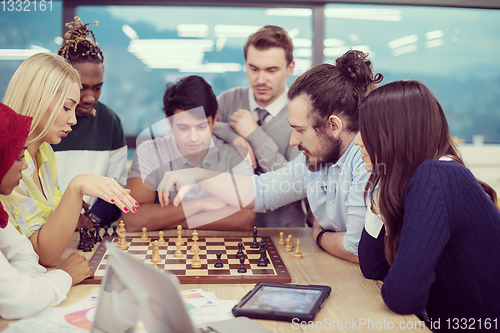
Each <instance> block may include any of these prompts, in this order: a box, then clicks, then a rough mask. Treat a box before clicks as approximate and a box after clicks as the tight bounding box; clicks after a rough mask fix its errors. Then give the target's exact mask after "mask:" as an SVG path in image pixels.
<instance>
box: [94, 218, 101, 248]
mask: <svg viewBox="0 0 500 333" xmlns="http://www.w3.org/2000/svg"><path fill="white" fill-rule="evenodd" d="M95 241H96V243H100V242H102V238H101V228H100V227H99V223H98V224H96V226H95Z"/></svg>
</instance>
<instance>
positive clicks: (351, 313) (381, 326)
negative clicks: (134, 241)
mask: <svg viewBox="0 0 500 333" xmlns="http://www.w3.org/2000/svg"><path fill="white" fill-rule="evenodd" d="M280 231H284V232H285V238H286V237H287V236H288V234H291V235H293V240H294V243H296V240H297V239H300V247H301V250H302V254H303V255H304V259H302V260H296V259H294V258H293V253H294V252H288V253H287V252H285V251H284V246H278V245H277V244H278V240H279V232H280ZM191 233H192V231H191V230H183V236H184V237H190V235H191ZM198 233H199V234H200V235H207V236H232V235H244V236H248V237H251V236H252V232H241V231H238V232H236V231H234V232H233V231H198ZM138 234H139V235H140V233H138ZM148 234H149V235H150V236H151V237H157V236H158V232H157V231H152V232H148ZM259 235H260V236H271V237H272V239H273V242H274V244H275V245H276V246H277V248H278V251H279V253H280V255H281V257H282V258H283V262H284V263H285V265H286V267H287V269H288V271H289V273H290V275H291V276H292V283H295V284H323V285H328V286H330V287H331V288H332V293H331V295H330V296H329V297H328V299H327V300H326V301H325V303H324V304H323V307H322V309H321V310H320V311H319V313H318V314H317V316H316V318H315V321H314V322H313V323H302V325H300V323H286V322H278V321H268V320H259V321H258V322H259V323H260V324H261V325H263V326H266V327H267V328H269V329H271V330H272V331H274V332H307V331H314V332H322V331H325V332H326V331H328V332H330V331H332V330H333V329H335V331H336V332H364V331H375V330H377V331H380V332H388V331H390V332H393V331H394V332H430V330H428V329H427V328H426V327H425V326H424V325H423V323H422V322H421V321H420V320H419V319H418V318H417V317H416V316H414V315H406V316H402V315H398V314H396V313H394V312H392V311H391V310H389V309H388V308H387V306H386V305H385V304H384V302H383V300H382V297H381V295H380V287H381V283H380V282H379V281H372V280H367V279H365V278H364V277H363V275H362V274H361V271H360V269H359V265H358V264H354V263H351V262H348V261H346V260H342V259H338V258H336V257H333V256H331V255H329V254H328V253H326V252H324V251H322V250H321V249H319V248H318V247H317V246H316V244H314V242H313V240H312V238H311V229H309V228H284V229H276V228H260V229H259ZM165 236H176V230H168V231H165ZM77 246H78V233H76V232H75V234H74V236H73V237H72V239H71V241H70V243H69V245H68V247H67V249H66V251H65V253H64V255H63V258H66V257H67V256H69V255H70V254H71V253H72V252H74V251H75V250H76V248H77ZM95 248H96V247H94V249H95ZM79 252H80V253H82V254H84V255H85V256H86V257H87V258H88V259H90V258H91V256H92V253H93V252H88V253H84V252H82V251H79ZM253 286H254V285H251V284H242V285H237V284H185V285H181V288H182V289H186V290H187V289H197V288H200V289H203V290H204V291H207V292H214V294H215V296H216V297H217V299H220V300H240V299H241V298H242V297H243V296H244V295H245V294H246V293H247V292H248V291H250V290H251V289H252V288H253ZM99 289H100V285H77V286H75V287H73V288H71V290H70V292H69V294H68V297H67V299H66V300H65V301H64V302H62V303H61V304H60V305H59V306H61V307H65V306H69V305H71V304H73V303H76V302H78V301H80V300H82V299H84V298H86V297H88V296H89V295H97V294H99ZM6 322H7V321H5V320H3V319H0V329H2V328H4V327H5V326H6Z"/></svg>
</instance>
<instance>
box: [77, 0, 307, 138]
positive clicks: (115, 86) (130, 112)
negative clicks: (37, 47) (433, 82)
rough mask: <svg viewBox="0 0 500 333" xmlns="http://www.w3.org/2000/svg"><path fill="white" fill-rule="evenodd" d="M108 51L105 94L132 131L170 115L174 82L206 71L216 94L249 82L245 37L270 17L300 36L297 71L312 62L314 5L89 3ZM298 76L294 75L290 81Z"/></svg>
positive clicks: (86, 11) (89, 16) (87, 12)
mask: <svg viewBox="0 0 500 333" xmlns="http://www.w3.org/2000/svg"><path fill="white" fill-rule="evenodd" d="M77 14H78V16H80V17H81V19H82V21H83V22H84V23H85V22H90V21H95V20H99V25H98V27H94V26H91V29H93V31H94V33H95V35H96V38H97V41H98V43H99V46H100V47H101V48H102V50H103V53H104V57H105V60H104V66H105V79H104V80H105V81H104V86H103V92H102V95H101V99H102V102H104V103H105V104H107V105H108V106H110V107H111V108H112V109H114V110H115V111H117V112H118V113H119V114H120V117H121V118H122V123H123V126H124V129H125V132H126V134H127V135H136V134H138V133H140V132H141V131H143V130H144V129H146V128H147V127H148V126H150V125H151V124H153V123H155V122H156V121H158V120H159V119H161V118H162V117H163V113H162V111H161V108H162V106H163V93H164V91H165V87H166V84H167V83H168V82H176V81H177V80H179V79H180V78H181V77H184V76H188V75H200V76H202V77H203V78H205V80H207V82H208V83H209V84H210V85H211V86H212V88H213V90H214V92H215V94H216V95H218V94H220V93H221V92H222V91H224V90H226V89H229V88H232V87H235V86H247V85H248V80H247V77H246V73H245V71H244V69H245V68H244V64H245V60H244V56H243V45H244V44H245V42H246V40H247V38H248V35H249V34H251V33H253V32H255V31H256V30H257V29H259V28H260V27H262V26H264V25H268V24H271V25H278V26H281V27H283V28H284V29H286V30H287V31H288V32H289V33H290V35H291V37H292V38H293V40H294V44H295V47H296V48H295V58H296V62H297V66H296V71H295V72H296V74H300V73H301V72H303V71H305V70H307V69H308V68H309V67H310V65H311V60H310V58H311V43H312V42H311V38H312V31H311V27H312V22H311V17H312V11H311V9H265V8H224V7H150V6H133V7H127V6H106V7H102V6H95V7H91V6H81V7H78V8H77ZM292 80H293V78H291V80H290V83H291V82H292Z"/></svg>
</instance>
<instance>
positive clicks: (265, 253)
mask: <svg viewBox="0 0 500 333" xmlns="http://www.w3.org/2000/svg"><path fill="white" fill-rule="evenodd" d="M264 257H265V258H266V262H267V264H268V265H269V264H270V263H271V260H269V258H268V256H267V244H264Z"/></svg>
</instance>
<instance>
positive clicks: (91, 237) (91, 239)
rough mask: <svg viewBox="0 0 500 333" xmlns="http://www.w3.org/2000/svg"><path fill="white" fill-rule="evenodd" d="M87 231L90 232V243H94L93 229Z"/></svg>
mask: <svg viewBox="0 0 500 333" xmlns="http://www.w3.org/2000/svg"><path fill="white" fill-rule="evenodd" d="M89 233H90V241H91V242H92V245H94V244H95V242H96V239H95V236H94V235H95V230H94V229H92V230H90V231H89Z"/></svg>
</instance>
